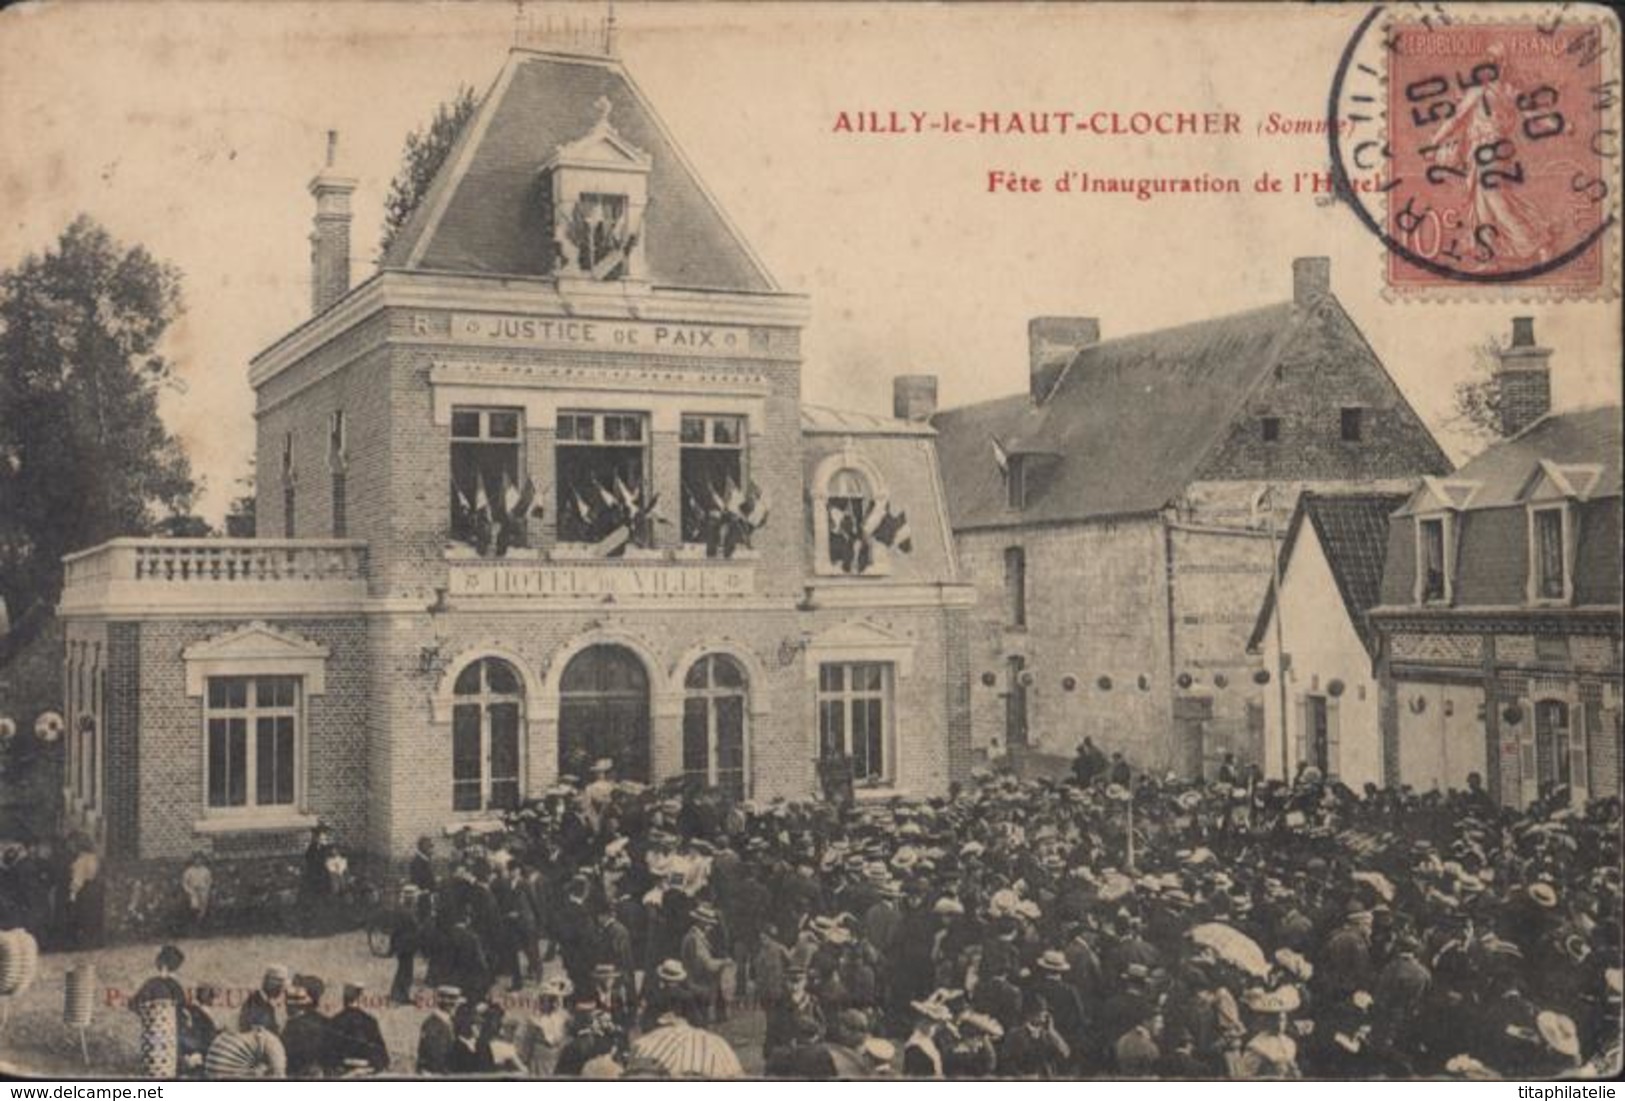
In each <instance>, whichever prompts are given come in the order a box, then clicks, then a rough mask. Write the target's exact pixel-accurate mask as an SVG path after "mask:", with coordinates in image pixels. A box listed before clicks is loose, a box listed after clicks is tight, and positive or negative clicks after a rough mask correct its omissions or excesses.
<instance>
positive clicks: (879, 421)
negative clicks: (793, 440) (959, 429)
mask: <svg viewBox="0 0 1625 1101" xmlns="http://www.w3.org/2000/svg"><path fill="white" fill-rule="evenodd" d="M801 430H802V431H803V432H805V433H809V434H820V435H835V436H935V435H936V431H935V430H934V429H932V427H931V426H930V425H929V424H923V423H921V422H918V421H903V420H894V419H893V418H891V417H877V416H875V415H874V414H873V413H856V412H852V411H850V410H846V409H831V408H829V407H828V406H824V405H809V404H807V403H806V402H802V403H801Z"/></svg>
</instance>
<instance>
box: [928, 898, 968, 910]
mask: <svg viewBox="0 0 1625 1101" xmlns="http://www.w3.org/2000/svg"><path fill="white" fill-rule="evenodd" d="M931 912H932V913H933V914H942V915H947V914H963V913H964V912H965V904H964V903H963V902H960V901H959V900H958V899H957V898H954V897H952V896H951V895H944V896H943V897H942V898H939V899H937V901H936V902H935V903H933V904H932V906H931Z"/></svg>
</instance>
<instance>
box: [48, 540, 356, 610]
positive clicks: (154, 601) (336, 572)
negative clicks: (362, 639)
mask: <svg viewBox="0 0 1625 1101" xmlns="http://www.w3.org/2000/svg"><path fill="white" fill-rule="evenodd" d="M62 562H63V570H64V576H63V586H62V610H63V611H64V612H70V613H71V612H80V613H92V612H108V613H119V612H143V611H147V612H164V611H201V610H211V611H223V612H231V611H244V612H248V611H277V610H288V611H294V610H299V609H301V608H304V607H306V606H309V607H311V608H312V609H317V608H321V607H330V606H332V605H333V604H334V603H335V602H337V603H339V604H342V603H345V602H348V601H356V600H360V599H361V598H363V597H365V596H366V593H367V544H366V543H364V542H360V541H356V540H348V539H114V540H112V541H110V542H107V543H103V544H101V545H100V546H97V547H92V548H90V549H89V550H84V551H80V552H78V553H77V554H70V555H68V556H67V557H65V558H64V559H63V560H62Z"/></svg>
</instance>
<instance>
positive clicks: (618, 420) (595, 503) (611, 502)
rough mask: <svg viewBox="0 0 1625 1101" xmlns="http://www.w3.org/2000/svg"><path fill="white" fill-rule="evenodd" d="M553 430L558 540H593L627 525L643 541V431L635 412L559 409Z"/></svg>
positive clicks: (643, 424) (645, 458)
mask: <svg viewBox="0 0 1625 1101" xmlns="http://www.w3.org/2000/svg"><path fill="white" fill-rule="evenodd" d="M556 424H557V429H558V446H557V449H556V455H557V459H558V499H557V511H556V512H555V514H554V515H556V516H557V517H558V524H559V542H561V543H598V542H600V541H602V540H604V539H606V538H610V537H612V536H614V535H616V534H617V533H618V532H620V531H622V530H624V529H627V528H628V520H629V518H630V519H631V520H633V521H634V523H633V524H632V525H631V526H632V527H635V528H637V529H639V530H632V531H630V532H629V539H630V541H631V542H634V543H639V544H645V543H647V541H648V531H647V530H646V529H647V521H646V520H645V519H643V513H644V511H645V510H646V509H647V507H648V504H647V502H646V501H645V500H644V490H645V487H646V485H647V484H648V478H647V469H648V435H649V434H648V430H647V421H646V419H645V418H644V416H643V414H641V413H590V412H562V413H560V414H559V416H558V421H557V422H556Z"/></svg>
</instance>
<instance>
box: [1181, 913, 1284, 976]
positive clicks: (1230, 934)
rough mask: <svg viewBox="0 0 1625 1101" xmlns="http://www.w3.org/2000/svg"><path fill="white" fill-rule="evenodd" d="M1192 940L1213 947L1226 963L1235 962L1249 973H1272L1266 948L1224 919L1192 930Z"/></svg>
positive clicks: (1261, 974) (1259, 974) (1260, 974)
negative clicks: (1265, 954)
mask: <svg viewBox="0 0 1625 1101" xmlns="http://www.w3.org/2000/svg"><path fill="white" fill-rule="evenodd" d="M1191 940H1193V941H1195V942H1196V943H1197V944H1200V945H1202V946H1203V947H1206V948H1211V949H1213V951H1214V952H1215V953H1216V954H1217V955H1218V957H1219V958H1220V959H1222V960H1224V961H1225V962H1226V963H1230V964H1234V965H1235V966H1236V967H1239V968H1241V969H1242V970H1243V971H1245V972H1247V973H1248V974H1249V975H1257V976H1258V977H1259V978H1263V977H1264V976H1266V975H1268V974H1269V973H1270V963H1269V960H1267V959H1265V958H1264V950H1263V949H1262V948H1260V947H1258V944H1257V943H1256V942H1255V941H1254V940H1253V939H1252V938H1251V937H1249V936H1248V935H1247V934H1246V933H1243V932H1241V931H1240V930H1238V929H1235V928H1232V927H1231V926H1229V925H1226V924H1225V923H1224V922H1222V921H1209V922H1205V923H1204V924H1201V925H1198V926H1196V927H1195V928H1194V929H1192V930H1191Z"/></svg>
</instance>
